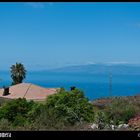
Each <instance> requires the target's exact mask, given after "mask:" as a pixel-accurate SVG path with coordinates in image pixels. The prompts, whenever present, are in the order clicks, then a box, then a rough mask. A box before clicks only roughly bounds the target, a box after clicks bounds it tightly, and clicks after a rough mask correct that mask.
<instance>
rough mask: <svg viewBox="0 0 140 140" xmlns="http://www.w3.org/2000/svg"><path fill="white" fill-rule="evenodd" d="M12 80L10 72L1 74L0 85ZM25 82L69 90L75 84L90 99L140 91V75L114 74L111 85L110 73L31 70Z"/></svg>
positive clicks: (125, 94)
mask: <svg viewBox="0 0 140 140" xmlns="http://www.w3.org/2000/svg"><path fill="white" fill-rule="evenodd" d="M11 81H12V80H11V78H10V74H9V73H1V74H0V87H3V86H9V85H10V84H11ZM24 82H29V83H33V84H37V85H40V86H43V87H48V88H49V87H54V88H55V87H56V88H58V87H64V88H65V89H67V90H70V87H71V86H75V87H77V88H79V89H80V90H82V91H84V93H85V96H87V97H88V98H89V99H90V100H95V99H98V98H103V97H110V96H129V95H136V94H139V93H140V75H112V82H111V86H110V79H109V75H95V74H66V73H47V72H42V73H41V72H30V73H28V74H27V76H26V79H25V80H24ZM110 89H111V91H110Z"/></svg>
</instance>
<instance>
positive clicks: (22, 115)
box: [0, 98, 37, 126]
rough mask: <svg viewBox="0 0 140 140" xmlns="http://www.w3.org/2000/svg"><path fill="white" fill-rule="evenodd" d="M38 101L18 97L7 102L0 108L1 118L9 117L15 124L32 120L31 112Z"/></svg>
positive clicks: (22, 123)
mask: <svg viewBox="0 0 140 140" xmlns="http://www.w3.org/2000/svg"><path fill="white" fill-rule="evenodd" d="M35 106H37V103H35V102H33V101H29V102H28V101H26V99H24V98H23V99H21V98H19V99H16V100H11V101H8V102H6V103H5V104H4V105H3V106H2V107H1V108H0V119H3V118H4V119H7V120H8V121H9V122H11V123H12V124H13V125H15V126H16V125H24V124H25V122H30V121H31V120H32V118H31V116H33V114H32V113H31V112H32V111H33V110H34V109H35Z"/></svg>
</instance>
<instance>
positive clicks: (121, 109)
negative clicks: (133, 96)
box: [105, 98, 137, 125]
mask: <svg viewBox="0 0 140 140" xmlns="http://www.w3.org/2000/svg"><path fill="white" fill-rule="evenodd" d="M107 108H108V109H105V111H106V114H107V116H108V120H111V121H113V122H114V124H117V125H118V124H119V122H124V123H127V122H128V120H129V119H130V118H132V117H133V116H135V114H136V113H137V110H136V107H135V106H134V105H133V104H129V102H127V101H126V100H124V99H121V98H119V99H114V100H113V101H112V103H111V104H110V105H108V106H107Z"/></svg>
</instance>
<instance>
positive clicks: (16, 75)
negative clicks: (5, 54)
mask: <svg viewBox="0 0 140 140" xmlns="http://www.w3.org/2000/svg"><path fill="white" fill-rule="evenodd" d="M11 78H12V79H13V82H12V85H15V84H19V83H22V81H23V79H24V78H26V70H25V68H24V65H23V64H21V63H16V64H15V65H12V66H11Z"/></svg>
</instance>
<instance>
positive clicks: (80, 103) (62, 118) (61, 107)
mask: <svg viewBox="0 0 140 140" xmlns="http://www.w3.org/2000/svg"><path fill="white" fill-rule="evenodd" d="M93 117H94V112H93V106H92V104H91V103H89V100H88V99H87V98H86V97H85V96H84V93H83V92H82V91H80V90H78V89H74V90H72V91H70V92H69V91H66V90H65V89H60V91H58V93H57V94H54V95H50V96H49V97H47V100H46V104H45V105H44V108H43V110H42V113H41V116H40V118H39V122H40V123H41V125H46V126H48V127H52V126H53V128H55V127H56V126H57V125H59V124H60V122H61V124H62V123H63V124H64V125H68V126H71V125H72V126H73V125H74V124H76V123H79V124H83V123H84V122H92V121H93ZM49 124H50V125H49ZM58 128H61V127H60V126H58Z"/></svg>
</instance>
